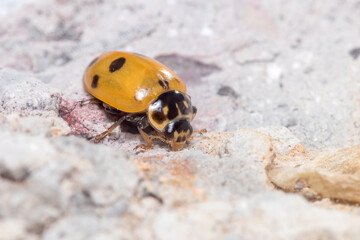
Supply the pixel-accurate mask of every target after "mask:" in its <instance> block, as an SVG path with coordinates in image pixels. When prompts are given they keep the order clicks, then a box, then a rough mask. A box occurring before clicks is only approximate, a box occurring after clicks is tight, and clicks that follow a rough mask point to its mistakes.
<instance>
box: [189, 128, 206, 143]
mask: <svg viewBox="0 0 360 240" xmlns="http://www.w3.org/2000/svg"><path fill="white" fill-rule="evenodd" d="M206 132H207V130H206V129H205V128H204V129H201V130H199V131H194V132H193V134H192V136H191V137H189V138H188V139H187V140H186V141H188V142H190V141H191V140H193V139H194V137H195V135H197V134H202V133H206Z"/></svg>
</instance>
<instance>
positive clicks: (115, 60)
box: [84, 52, 186, 113]
mask: <svg viewBox="0 0 360 240" xmlns="http://www.w3.org/2000/svg"><path fill="white" fill-rule="evenodd" d="M94 61H95V62H93V63H92V64H89V66H88V68H87V69H86V71H85V74H84V86H85V89H86V90H87V91H88V92H89V93H90V94H91V95H93V96H94V97H95V98H97V99H99V100H100V101H103V102H105V103H106V104H108V105H110V106H111V107H114V108H116V109H118V110H120V111H124V112H128V113H137V112H145V111H146V110H147V108H148V106H149V105H150V103H151V102H152V100H154V99H156V98H157V97H158V96H159V95H160V94H161V93H163V92H168V91H171V90H178V91H180V92H183V93H186V86H185V84H184V83H183V82H182V81H181V80H180V78H179V77H178V76H177V75H176V74H175V73H174V72H173V71H171V70H170V69H169V68H168V67H166V66H164V65H163V64H161V63H159V62H157V61H156V60H154V59H151V58H147V57H144V56H141V55H136V54H133V53H127V52H109V53H105V54H103V55H101V56H99V57H97V58H96V59H95V60H94Z"/></svg>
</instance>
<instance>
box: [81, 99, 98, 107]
mask: <svg viewBox="0 0 360 240" xmlns="http://www.w3.org/2000/svg"><path fill="white" fill-rule="evenodd" d="M78 103H80V107H82V106H84V105H87V104H101V103H102V102H101V101H100V100H99V99H96V98H91V99H84V100H81V101H80V102H78Z"/></svg>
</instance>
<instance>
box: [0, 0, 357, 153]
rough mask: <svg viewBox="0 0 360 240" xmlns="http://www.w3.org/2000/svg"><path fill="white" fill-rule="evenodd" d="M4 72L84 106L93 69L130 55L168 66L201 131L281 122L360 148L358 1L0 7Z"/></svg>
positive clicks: (306, 135)
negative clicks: (36, 81)
mask: <svg viewBox="0 0 360 240" xmlns="http://www.w3.org/2000/svg"><path fill="white" fill-rule="evenodd" d="M0 6H1V8H0V9H1V10H0V17H1V23H0V36H1V37H0V46H1V47H0V66H3V67H8V68H13V69H16V70H20V71H24V72H31V73H33V74H35V75H36V76H37V77H38V78H40V79H41V80H42V81H43V82H44V83H47V84H49V85H50V86H52V87H55V88H57V89H59V90H60V91H61V92H62V93H63V94H67V95H68V96H70V97H71V98H83V97H84V96H85V95H84V94H85V93H84V92H83V89H82V85H81V77H82V74H83V71H84V68H85V66H86V65H87V63H88V62H89V61H90V60H91V59H93V58H94V57H95V56H97V55H99V54H101V53H103V52H106V51H110V50H121V51H134V52H139V53H142V54H144V55H147V56H150V57H153V58H156V59H158V60H160V61H161V62H163V63H164V64H165V65H168V66H169V67H171V68H172V69H173V70H174V71H175V72H177V73H178V74H179V75H180V77H182V79H183V80H184V81H185V82H186V84H187V85H188V91H189V94H190V95H191V96H192V99H193V101H194V105H196V106H197V107H198V109H199V115H198V116H197V118H196V119H195V122H194V124H195V126H196V128H207V129H209V130H210V131H233V130H235V129H237V128H239V127H249V128H258V127H262V126H269V125H276V126H278V125H281V126H285V127H287V128H289V129H290V130H291V131H292V132H293V133H294V134H295V135H296V136H298V137H299V138H300V139H301V140H302V141H303V142H304V143H305V145H306V146H307V147H310V148H319V147H324V146H347V145H351V144H355V143H359V138H358V134H359V125H360V122H359V120H358V119H359V116H360V113H359V108H358V97H357V96H358V94H357V93H358V92H359V88H360V87H359V85H360V83H359V76H360V74H359V60H358V56H359V54H360V43H359V37H360V30H359V25H358V23H359V20H360V14H359V11H360V4H359V2H358V1H355V0H352V1H351V0H348V1H340V0H339V1H337V0H334V1H301V2H300V1H285V0H271V1H267V0H258V1H251V0H224V1H205V0H197V1H187V0H184V1H179V0H166V1H165V0H154V1H142V0H136V1H115V0H77V1H69V0H16V1H15V0H13V1H10V0H2V1H1V2H0Z"/></svg>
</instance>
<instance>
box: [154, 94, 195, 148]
mask: <svg viewBox="0 0 360 240" xmlns="http://www.w3.org/2000/svg"><path fill="white" fill-rule="evenodd" d="M147 115H148V119H149V122H150V124H151V126H152V127H153V128H154V129H155V130H156V131H159V132H162V133H163V134H164V137H165V138H166V140H167V141H168V142H169V143H170V144H171V147H172V149H173V150H180V149H182V148H183V146H184V144H185V143H186V140H187V139H188V138H189V137H190V136H191V134H192V132H193V130H192V127H191V124H190V121H191V120H192V119H193V118H194V117H195V115H196V108H195V107H194V106H192V104H191V99H190V97H189V96H188V95H186V94H185V93H182V92H179V91H175V90H174V91H169V92H165V93H163V94H161V95H160V96H158V97H157V98H156V99H155V100H154V101H153V102H152V103H151V104H150V106H149V108H148V111H147Z"/></svg>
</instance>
